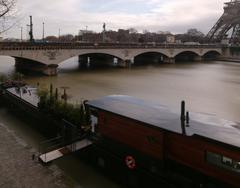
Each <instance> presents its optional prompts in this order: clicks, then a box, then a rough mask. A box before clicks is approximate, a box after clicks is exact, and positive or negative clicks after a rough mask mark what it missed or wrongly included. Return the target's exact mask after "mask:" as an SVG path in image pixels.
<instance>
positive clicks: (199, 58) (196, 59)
mask: <svg viewBox="0 0 240 188" xmlns="http://www.w3.org/2000/svg"><path fill="white" fill-rule="evenodd" d="M203 59H204V58H203V57H202V56H196V57H194V59H193V60H194V61H203Z"/></svg>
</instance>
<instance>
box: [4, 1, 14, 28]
mask: <svg viewBox="0 0 240 188" xmlns="http://www.w3.org/2000/svg"><path fill="white" fill-rule="evenodd" d="M15 5H16V0H0V23H1V24H2V29H1V30H0V33H3V32H4V31H6V30H8V29H10V28H11V27H12V25H8V24H7V26H6V25H5V24H6V23H5V22H6V20H7V19H8V17H9V16H11V14H12V13H13V11H14V8H15ZM5 26H6V27H5Z"/></svg>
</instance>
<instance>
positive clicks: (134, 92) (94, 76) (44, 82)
mask: <svg viewBox="0 0 240 188" xmlns="http://www.w3.org/2000/svg"><path fill="white" fill-rule="evenodd" d="M14 71H15V68H14V59H12V58H8V57H1V58H0V74H1V73H5V74H6V73H9V74H10V73H11V72H14ZM25 79H26V81H27V82H28V83H29V84H32V85H36V84H37V83H40V86H42V87H44V86H45V87H48V86H49V84H50V83H52V84H53V85H54V86H55V87H62V86H67V87H69V89H68V90H67V93H68V94H69V96H70V99H69V100H70V101H71V102H72V103H79V102H80V101H81V100H83V99H88V100H91V99H95V98H99V97H102V96H106V95H112V94H121V95H131V96H134V97H138V98H141V99H145V100H149V101H153V102H154V101H155V102H157V103H161V104H163V105H166V106H169V107H170V108H172V109H174V110H180V102H181V100H185V101H186V108H187V109H188V110H189V111H194V112H198V113H207V114H212V115H214V116H217V117H218V118H224V119H228V120H232V121H239V122H240V95H239V93H240V87H239V86H240V64H238V63H231V62H220V61H210V62H199V63H196V62H186V63H176V64H162V65H145V66H138V67H132V68H131V69H123V68H106V67H105V68H101V69H99V68H98V69H88V70H80V69H78V63H77V59H76V58H72V59H70V60H68V61H66V62H63V63H62V64H60V66H59V73H58V76H55V77H47V76H26V77H25ZM0 121H1V122H2V123H4V124H5V125H7V126H9V127H10V128H11V129H13V130H14V131H15V132H16V134H17V135H18V136H20V137H21V138H23V139H24V140H25V141H26V142H27V143H29V144H30V145H32V146H33V147H37V146H38V143H39V141H40V140H42V139H43V137H42V136H41V135H40V134H39V133H38V132H36V131H35V130H33V129H32V128H31V127H30V126H28V124H27V123H26V122H23V121H21V120H19V119H17V118H16V117H14V116H12V115H11V114H9V113H7V110H6V109H0ZM55 163H56V164H57V165H58V166H59V167H60V168H61V169H62V170H63V171H64V172H65V173H66V174H67V175H69V176H71V177H72V178H73V179H74V180H75V182H76V185H78V186H80V187H86V188H94V187H98V188H105V187H112V188H114V187H116V188H117V187H120V186H119V185H117V184H115V183H114V182H112V181H111V180H109V179H108V178H107V177H104V176H103V175H101V174H100V173H99V172H96V171H95V170H94V169H93V168H92V167H90V166H88V165H86V164H84V163H83V162H81V161H80V160H79V159H78V158H76V157H75V156H74V155H70V156H67V157H65V158H63V159H59V160H58V161H56V162H55Z"/></svg>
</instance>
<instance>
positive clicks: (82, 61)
mask: <svg viewBox="0 0 240 188" xmlns="http://www.w3.org/2000/svg"><path fill="white" fill-rule="evenodd" d="M120 61H121V62H123V61H124V59H122V57H121V56H116V55H114V54H109V53H102V52H101V53H99V52H91V53H80V55H78V62H79V65H80V66H81V67H86V66H90V65H91V66H100V65H101V66H102V65H110V66H113V65H114V63H115V64H117V63H118V62H120Z"/></svg>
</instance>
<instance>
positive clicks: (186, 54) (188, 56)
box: [175, 50, 201, 62]
mask: <svg viewBox="0 0 240 188" xmlns="http://www.w3.org/2000/svg"><path fill="white" fill-rule="evenodd" d="M200 58H201V55H200V53H197V52H196V51H192V50H187V51H186V50H185V51H182V52H179V53H177V54H176V55H175V61H176V62H179V61H195V60H197V59H200Z"/></svg>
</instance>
